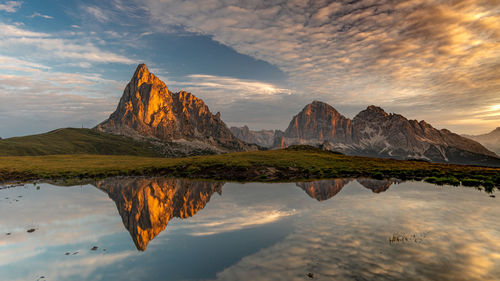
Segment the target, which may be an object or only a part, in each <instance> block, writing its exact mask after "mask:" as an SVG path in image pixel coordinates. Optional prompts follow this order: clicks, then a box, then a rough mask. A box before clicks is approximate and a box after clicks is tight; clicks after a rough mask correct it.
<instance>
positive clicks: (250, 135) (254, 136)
mask: <svg viewBox="0 0 500 281" xmlns="http://www.w3.org/2000/svg"><path fill="white" fill-rule="evenodd" d="M230 130H231V132H232V133H233V135H234V136H235V137H237V138H238V139H240V140H242V141H244V142H246V143H253V144H257V145H260V146H263V147H273V144H274V137H275V135H276V134H277V133H278V132H277V130H260V131H252V130H250V129H249V128H248V126H243V127H231V128H230Z"/></svg>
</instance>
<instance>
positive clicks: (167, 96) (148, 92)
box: [96, 64, 252, 152]
mask: <svg viewBox="0 0 500 281" xmlns="http://www.w3.org/2000/svg"><path fill="white" fill-rule="evenodd" d="M96 128H97V129H98V130H100V131H104V132H108V133H113V134H120V135H127V136H132V137H138V138H153V139H157V140H160V141H184V142H198V143H203V144H207V145H209V146H212V147H213V148H214V150H219V151H220V152H224V151H243V150H251V149H252V148H251V147H250V146H248V145H246V144H245V143H244V142H242V141H241V140H239V139H237V138H236V137H234V136H233V134H232V133H231V131H230V130H229V129H228V128H227V126H226V124H225V123H224V122H223V121H222V120H221V119H220V113H217V114H216V115H214V114H212V113H211V112H210V110H209V109H208V106H207V105H205V103H204V102H203V101H202V100H201V99H199V98H197V97H196V96H194V95H193V94H191V93H188V92H184V91H180V92H177V93H173V92H171V91H169V90H168V88H167V86H166V85H165V83H164V82H163V81H161V80H160V79H159V78H158V77H156V76H155V75H154V74H152V73H150V72H149V70H148V68H147V67H146V65H145V64H140V65H139V66H138V67H137V69H136V71H135V73H134V76H133V77H132V79H131V80H130V82H129V83H128V84H127V86H126V88H125V90H124V91H123V95H122V97H121V99H120V102H119V104H118V107H117V108H116V110H115V112H113V113H112V114H111V116H110V117H109V119H108V120H106V121H104V122H102V123H101V124H99V125H98V126H97V127H96Z"/></svg>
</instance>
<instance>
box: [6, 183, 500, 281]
mask: <svg viewBox="0 0 500 281" xmlns="http://www.w3.org/2000/svg"><path fill="white" fill-rule="evenodd" d="M498 200H499V198H494V197H490V195H489V194H487V193H485V192H484V191H480V190H477V189H474V188H467V187H461V186H460V187H453V186H436V185H431V184H428V183H424V182H400V181H396V180H392V181H391V180H374V179H366V178H365V179H334V180H321V181H314V182H301V183H273V184H264V183H247V184H239V183H223V182H211V181H190V180H183V179H169V178H110V179H105V180H100V181H97V182H94V183H92V184H85V185H77V186H56V185H52V184H46V183H37V184H26V185H24V186H16V187H10V188H5V187H3V188H2V189H1V190H0V213H1V214H2V215H1V216H2V218H1V220H0V222H1V223H0V279H1V280H11V281H12V280H500V220H499V219H498V216H499V214H500V204H499V201H498Z"/></svg>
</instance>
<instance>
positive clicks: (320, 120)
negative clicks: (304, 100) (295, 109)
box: [285, 101, 352, 143]
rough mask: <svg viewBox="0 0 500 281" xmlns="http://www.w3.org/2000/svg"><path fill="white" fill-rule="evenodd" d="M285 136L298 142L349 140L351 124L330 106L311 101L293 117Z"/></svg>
mask: <svg viewBox="0 0 500 281" xmlns="http://www.w3.org/2000/svg"><path fill="white" fill-rule="evenodd" d="M285 137H286V138H289V139H295V141H296V142H298V143H301V142H304V143H308V142H311V141H314V142H317V143H323V142H324V141H325V140H329V141H332V142H351V140H352V124H351V120H350V119H348V118H345V117H344V116H343V115H342V114H340V113H339V112H338V111H337V110H335V108H333V107H332V106H330V105H328V104H326V103H323V102H320V101H313V102H312V103H310V104H308V105H306V106H305V107H304V109H302V111H301V112H300V113H299V114H297V115H295V116H294V117H293V119H292V121H291V122H290V125H289V126H288V128H287V129H286V131H285Z"/></svg>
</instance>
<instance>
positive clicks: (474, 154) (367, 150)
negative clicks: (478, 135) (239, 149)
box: [231, 101, 500, 166]
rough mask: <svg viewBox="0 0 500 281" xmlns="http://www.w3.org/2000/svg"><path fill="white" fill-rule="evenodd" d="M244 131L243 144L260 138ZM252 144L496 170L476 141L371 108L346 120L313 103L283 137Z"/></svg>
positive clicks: (489, 154) (278, 135)
mask: <svg viewBox="0 0 500 281" xmlns="http://www.w3.org/2000/svg"><path fill="white" fill-rule="evenodd" d="M231 130H232V131H233V132H236V131H237V129H236V128H232V129H231ZM245 131H246V133H245V134H237V136H239V137H240V138H241V139H242V140H243V141H246V142H252V141H255V140H259V139H261V136H262V131H257V132H253V131H250V130H247V129H245ZM267 138H269V136H267ZM255 143H256V144H258V145H261V146H266V147H270V148H282V147H286V146H288V145H293V144H307V145H313V146H320V147H322V148H324V149H327V150H332V151H337V152H341V153H344V154H347V155H358V156H372V157H384V158H396V159H420V160H426V161H433V162H447V163H459V164H473V165H495V166H497V165H500V159H499V158H498V156H497V155H496V154H495V153H494V152H492V151H490V150H488V149H487V148H485V147H484V146H483V145H481V144H480V143H478V142H477V141H474V140H471V139H468V138H465V137H462V136H460V135H457V134H455V133H452V132H450V131H449V130H446V129H442V130H438V129H435V128H434V127H432V126H431V125H430V124H428V123H426V122H425V121H420V122H418V121H416V120H408V119H407V118H405V117H404V116H402V115H400V114H388V113H386V112H385V111H384V110H383V109H382V108H380V107H377V106H373V105H371V106H369V107H368V108H366V109H365V110H363V111H361V112H360V113H358V114H357V115H356V116H355V117H354V118H353V119H352V120H351V119H349V118H346V117H344V116H343V115H342V114H340V113H339V112H338V111H337V110H336V109H335V108H333V107H332V106H330V105H329V104H326V103H323V102H320V101H313V102H312V103H310V104H308V105H306V106H305V107H304V109H302V111H301V112H299V113H298V114H297V115H295V116H294V117H293V118H292V120H291V122H290V125H289V126H288V128H287V129H286V130H285V131H284V132H282V131H279V130H278V131H275V134H274V141H273V144H272V145H269V143H270V142H269V141H268V140H267V139H266V141H265V142H255Z"/></svg>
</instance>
